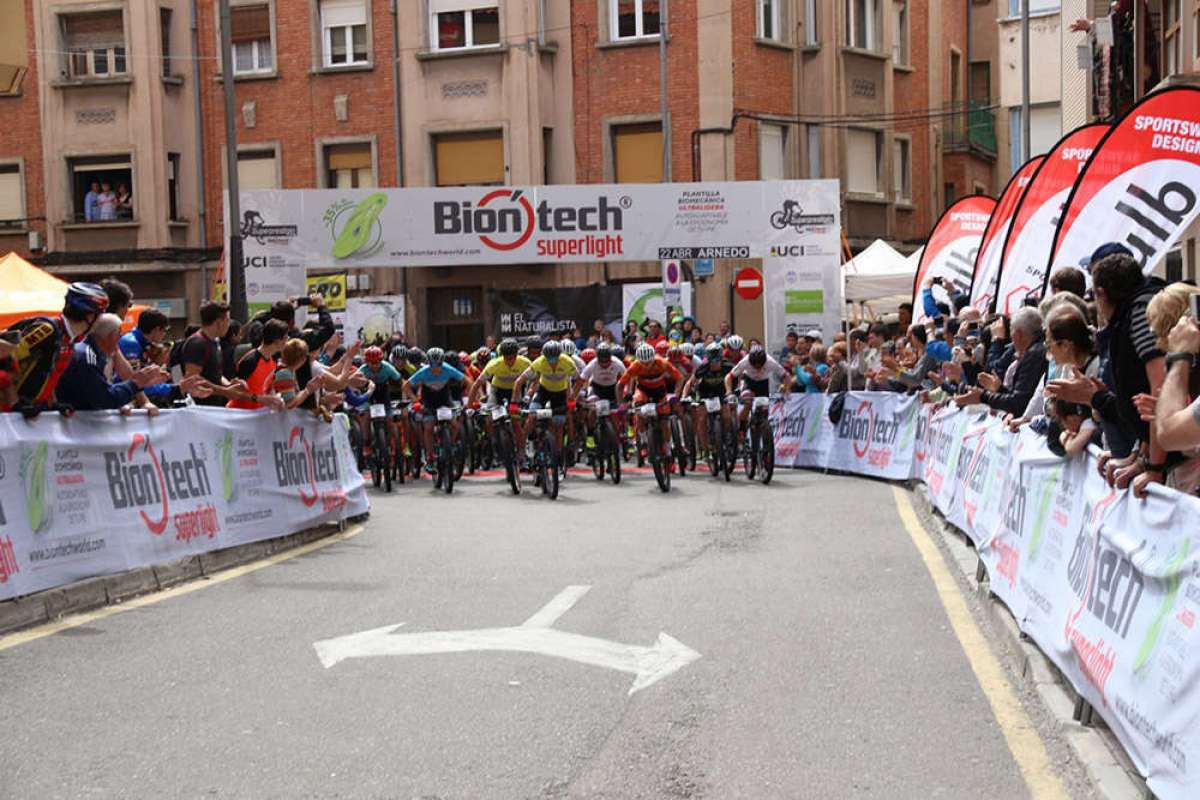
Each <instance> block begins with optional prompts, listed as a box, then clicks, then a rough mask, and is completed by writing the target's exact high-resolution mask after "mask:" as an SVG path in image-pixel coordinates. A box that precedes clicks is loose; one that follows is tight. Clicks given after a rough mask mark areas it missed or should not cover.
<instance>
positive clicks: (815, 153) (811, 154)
mask: <svg viewBox="0 0 1200 800" xmlns="http://www.w3.org/2000/svg"><path fill="white" fill-rule="evenodd" d="M808 177H809V178H820V177H821V128H820V126H817V125H809V126H808Z"/></svg>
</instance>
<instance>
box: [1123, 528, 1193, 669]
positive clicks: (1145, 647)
mask: <svg viewBox="0 0 1200 800" xmlns="http://www.w3.org/2000/svg"><path fill="white" fill-rule="evenodd" d="M1191 541H1192V540H1191V539H1184V540H1183V543H1182V544H1181V545H1180V546H1179V552H1178V554H1176V556H1175V557H1174V558H1172V559H1171V560H1170V562H1169V563H1168V564H1167V575H1168V577H1167V596H1166V597H1164V598H1163V602H1162V605H1161V606H1159V608H1158V613H1157V614H1155V615H1154V621H1153V622H1151V623H1150V627H1149V628H1148V629H1147V630H1146V638H1145V639H1143V640H1142V646H1141V647H1140V648H1139V649H1138V654H1137V658H1136V659H1134V662H1133V671H1134V672H1140V671H1141V669H1142V667H1144V666H1145V665H1146V664H1147V662H1149V661H1150V656H1151V655H1153V653H1154V648H1156V647H1157V646H1158V637H1159V636H1160V635H1161V634H1162V626H1163V623H1164V622H1166V619H1167V616H1168V615H1169V614H1170V613H1171V612H1172V611H1174V610H1175V600H1176V599H1177V598H1178V597H1179V584H1180V581H1179V568H1180V567H1181V566H1183V562H1184V560H1185V559H1186V558H1187V555H1188V549H1189V545H1190V543H1191Z"/></svg>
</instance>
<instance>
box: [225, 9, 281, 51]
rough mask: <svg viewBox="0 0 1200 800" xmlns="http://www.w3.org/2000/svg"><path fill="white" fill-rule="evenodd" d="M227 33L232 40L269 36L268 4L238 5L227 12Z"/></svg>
mask: <svg viewBox="0 0 1200 800" xmlns="http://www.w3.org/2000/svg"><path fill="white" fill-rule="evenodd" d="M229 34H230V36H231V38H232V39H233V41H234V42H253V41H257V40H259V39H270V38H271V8H270V6H266V5H263V6H238V7H237V8H234V9H231V10H230V12H229Z"/></svg>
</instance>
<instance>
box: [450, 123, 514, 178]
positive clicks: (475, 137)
mask: <svg viewBox="0 0 1200 800" xmlns="http://www.w3.org/2000/svg"><path fill="white" fill-rule="evenodd" d="M434 142H435V144H434V151H435V153H434V155H435V159H436V164H437V166H436V169H437V185H438V186H472V185H480V184H502V183H504V178H505V176H504V135H503V134H502V133H501V132H500V131H482V132H471V133H448V134H440V135H438V136H437V137H436V139H435V140H434Z"/></svg>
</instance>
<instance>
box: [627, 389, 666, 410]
mask: <svg viewBox="0 0 1200 800" xmlns="http://www.w3.org/2000/svg"><path fill="white" fill-rule="evenodd" d="M667 394H668V392H667V386H666V384H663V385H662V386H638V389H637V392H636V393H635V394H634V396H633V402H634V403H635V404H636V405H639V406H640V405H642V404H643V403H661V402H662V401H663V400H666V399H667Z"/></svg>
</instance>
